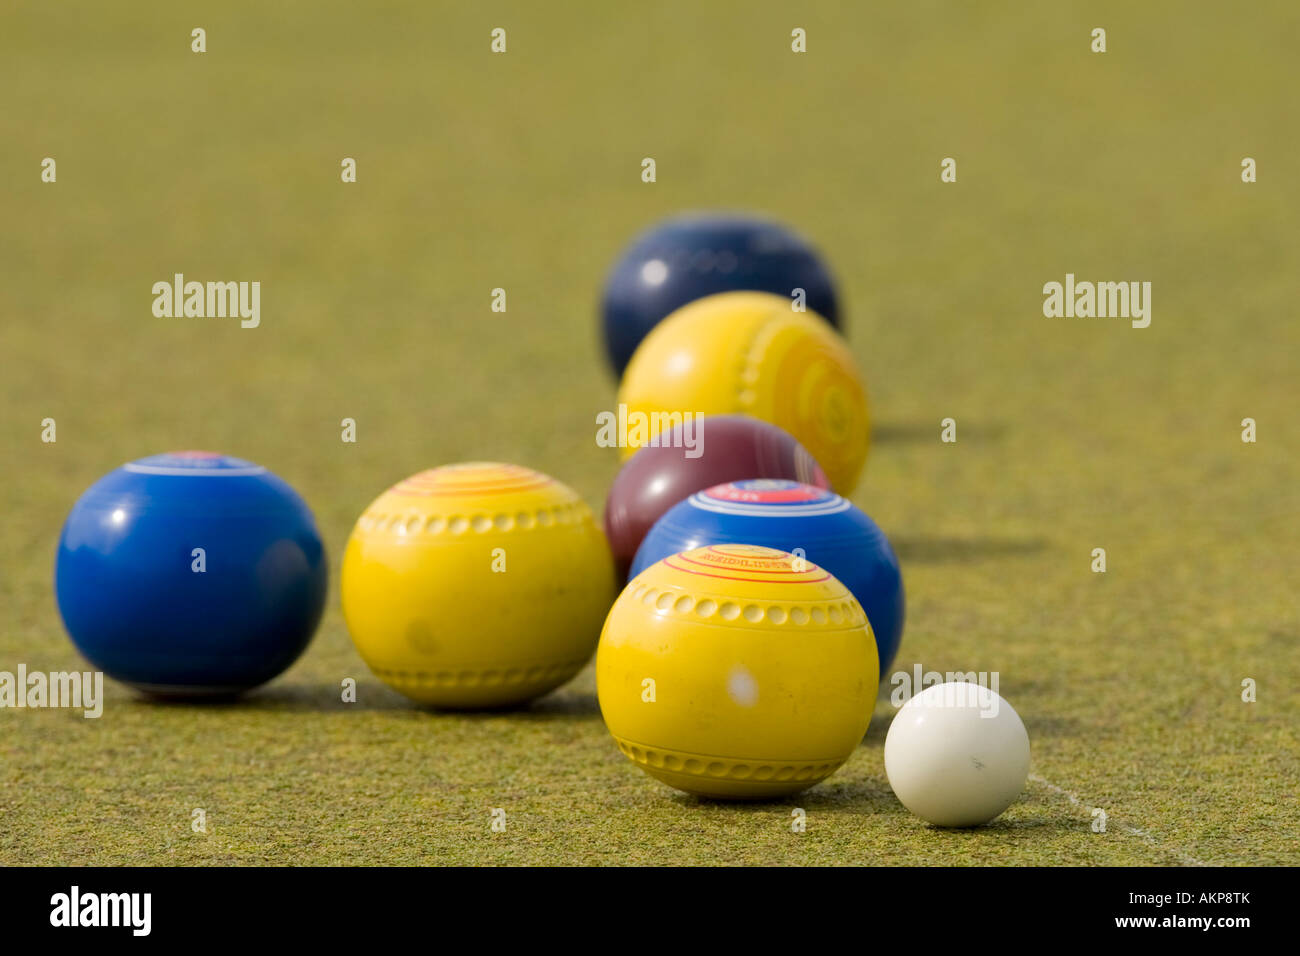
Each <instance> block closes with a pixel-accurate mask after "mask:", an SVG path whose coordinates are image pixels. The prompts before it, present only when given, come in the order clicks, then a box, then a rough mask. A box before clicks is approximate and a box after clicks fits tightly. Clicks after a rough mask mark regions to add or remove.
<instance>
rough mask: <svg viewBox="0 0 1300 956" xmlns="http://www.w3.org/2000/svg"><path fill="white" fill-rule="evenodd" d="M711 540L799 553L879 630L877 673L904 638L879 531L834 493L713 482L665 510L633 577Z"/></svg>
mask: <svg viewBox="0 0 1300 956" xmlns="http://www.w3.org/2000/svg"><path fill="white" fill-rule="evenodd" d="M711 544H754V545H763V546H765V547H769V548H779V549H780V550H782V551H788V552H791V553H794V554H801V556H802V557H804V558H806V559H807V560H808V561H809V562H811V563H813V564H816V565H819V566H820V567H822V568H824V569H825V570H827V571H829V572H830V573H831V574H833V575H834V576H835V577H836V578H838V579H839V580H840V582H841V583H843V584H844V586H845V587H847V588H848V589H849V590H850V591H851V592H852V593H853V596H854V597H856V598H857V599H858V603H859V604H861V605H862V609H863V611H865V612H866V615H867V620H869V621H870V622H871V629H872V631H873V632H874V633H875V636H876V651H877V654H878V655H879V658H880V679H881V680H882V681H883V680H885V679H886V675H887V674H888V672H889V666H890V665H891V664H892V663H893V662H894V657H895V655H896V654H897V653H898V645H899V641H900V640H901V639H902V636H903V618H904V598H903V578H902V574H901V573H900V572H899V569H898V558H897V557H895V555H894V549H893V548H891V547H890V545H889V541H888V539H886V538H885V535H884V532H882V531H881V530H880V528H879V527H878V526H877V525H876V523H875V522H874V521H872V520H871V519H870V518H869V517H868V516H867V515H866V513H865V512H863V511H862V510H861V509H860V508H858V507H856V506H855V505H854V504H853V503H852V502H850V501H847V500H845V499H844V498H841V497H840V496H839V495H837V494H835V493H834V492H833V491H829V490H827V489H825V488H816V487H814V486H812V485H805V484H802V483H801V482H797V481H787V480H779V479H750V480H746V481H733V482H728V483H726V484H721V485H715V486H714V487H712V488H709V489H707V490H705V491H700V492H697V493H695V494H693V495H691V496H690V497H689V498H687V499H685V500H684V501H681V502H678V503H677V504H676V505H674V506H673V507H672V508H670V509H669V510H668V511H667V512H666V513H665V514H664V516H663V517H662V518H660V519H659V520H658V521H657V522H656V523H655V524H654V526H653V527H652V528H651V529H650V532H649V534H647V535H646V538H645V540H644V541H643V542H642V543H641V547H640V549H639V550H638V551H637V553H636V558H635V559H634V560H633V562H632V573H631V577H633V578H634V577H636V576H637V575H638V574H640V573H641V572H642V571H644V570H645V569H646V568H648V567H650V566H651V565H652V564H654V563H656V562H657V561H661V560H662V559H664V558H666V557H669V556H670V555H674V554H678V553H680V552H682V551H690V550H692V549H693V548H701V547H705V546H707V545H711Z"/></svg>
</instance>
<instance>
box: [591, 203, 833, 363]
mask: <svg viewBox="0 0 1300 956" xmlns="http://www.w3.org/2000/svg"><path fill="white" fill-rule="evenodd" d="M795 289H802V290H803V291H804V295H805V296H806V304H807V307H808V309H809V310H811V311H813V312H816V313H817V314H818V315H820V316H822V317H823V318H825V319H826V320H828V321H829V322H830V323H831V324H832V325H834V326H836V327H838V326H839V324H840V309H839V302H838V298H837V296H836V293H835V283H834V280H833V279H832V278H831V275H830V272H829V271H828V270H827V268H826V266H825V264H824V263H823V262H822V259H821V256H820V255H819V254H818V253H817V251H816V250H815V249H814V248H813V247H812V246H810V245H809V244H808V243H807V242H806V241H804V239H803V238H802V237H800V236H799V235H797V234H796V233H794V232H792V231H791V230H789V229H787V228H786V227H785V226H783V225H781V224H779V223H776V222H772V221H770V220H767V219H757V218H754V217H751V216H741V215H728V214H702V213H696V214H691V215H684V216H679V217H677V218H674V219H669V220H666V221H664V222H661V223H659V224H657V225H655V226H653V227H652V228H650V229H649V230H647V231H646V232H643V233H642V234H641V235H639V236H638V237H637V238H636V239H634V240H633V241H632V244H631V245H630V246H628V247H627V249H626V250H624V252H623V255H622V257H621V258H620V259H619V260H618V262H617V263H615V265H614V267H613V269H612V270H611V271H610V274H609V278H608V280H607V281H606V284H605V293H604V298H603V300H602V304H601V314H602V318H603V322H604V335H605V351H606V354H607V355H608V357H609V363H610V365H611V367H612V368H613V369H614V372H615V374H616V375H620V376H621V375H622V374H623V369H624V368H626V367H627V363H628V361H629V360H630V359H631V358H632V353H633V352H635V351H636V347H637V346H638V345H640V344H641V340H642V339H644V338H645V337H646V335H647V334H649V332H650V330H651V329H653V328H654V327H655V326H656V325H658V324H659V322H660V320H661V319H663V318H665V317H666V316H667V315H668V314H669V313H671V312H674V311H676V310H677V309H679V308H681V307H682V306H683V305H686V304H687V303H688V302H694V301H695V300H696V299H702V298H704V297H705V296H708V295H714V294H716V293H719V292H736V291H742V290H747V291H755V292H771V293H773V294H775V295H783V296H787V297H790V296H792V294H793V292H794V290H795Z"/></svg>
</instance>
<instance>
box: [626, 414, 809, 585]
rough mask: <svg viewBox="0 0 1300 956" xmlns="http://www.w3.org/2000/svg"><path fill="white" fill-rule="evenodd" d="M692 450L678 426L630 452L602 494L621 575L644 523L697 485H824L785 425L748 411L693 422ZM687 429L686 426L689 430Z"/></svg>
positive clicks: (646, 525) (697, 488) (699, 488)
mask: <svg viewBox="0 0 1300 956" xmlns="http://www.w3.org/2000/svg"><path fill="white" fill-rule="evenodd" d="M693 426H694V428H695V429H696V430H697V431H696V433H695V434H696V440H697V442H698V444H697V447H696V449H695V451H698V452H699V455H698V457H695V458H691V457H688V452H689V453H692V454H693V453H694V452H692V450H691V449H688V448H684V447H682V439H683V437H684V436H683V434H682V431H683V428H684V427H685V426H683V425H679V426H677V427H676V428H674V429H672V430H671V431H669V432H667V433H665V434H664V435H661V436H660V442H661V444H660V446H659V447H657V448H652V447H650V446H646V447H644V448H642V449H641V450H640V451H638V452H637V453H636V454H635V455H633V456H632V457H631V458H629V459H628V461H627V464H625V465H624V466H623V469H622V470H621V471H620V472H619V473H618V476H617V477H616V478H615V479H614V484H613V486H611V488H610V489H609V497H608V498H607V499H606V500H605V534H606V536H607V537H608V538H609V546H610V550H611V551H613V553H614V561H615V564H616V565H617V567H618V573H619V577H620V579H621V580H625V579H626V578H627V572H628V569H629V568H630V567H631V566H632V559H633V558H634V557H636V550H637V548H639V547H640V546H641V541H642V539H644V538H645V536H646V534H647V533H648V532H649V531H650V527H651V526H652V525H653V524H654V523H655V522H656V521H658V520H659V518H660V516H661V515H663V513H664V512H665V511H667V510H668V509H669V508H671V507H672V506H673V505H675V504H677V502H679V501H682V500H684V499H686V498H689V497H690V496H691V495H693V494H695V492H697V491H703V490H704V489H705V488H712V487H713V486H714V485H720V484H724V483H726V482H729V481H743V480H744V479H746V478H786V479H789V480H791V481H801V482H803V483H804V484H806V485H816V486H817V487H818V488H829V487H830V482H829V481H828V480H827V479H826V475H825V473H824V472H823V471H822V468H821V465H819V464H817V462H816V460H814V459H813V457H812V455H810V454H809V453H808V451H807V450H806V449H805V448H804V447H803V445H801V444H799V443H798V442H797V441H795V439H794V438H793V437H791V436H790V434H789V433H787V432H786V431H785V430H784V429H781V428H778V427H777V426H776V425H772V424H769V423H768V422H763V421H759V420H758V419H757V418H750V417H749V416H748V415H708V416H706V417H704V418H700V419H696V421H695V422H694V423H693ZM688 434H689V433H688Z"/></svg>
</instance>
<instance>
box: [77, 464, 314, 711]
mask: <svg viewBox="0 0 1300 956" xmlns="http://www.w3.org/2000/svg"><path fill="white" fill-rule="evenodd" d="M327 582H328V571H327V564H326V558H325V549H324V547H323V545H322V544H321V538H320V534H319V532H318V531H317V529H316V521H315V519H314V518H313V517H312V513H311V511H310V509H309V508H308V507H307V505H306V503H305V502H304V501H303V500H302V498H300V497H299V496H298V494H297V493H296V492H295V491H294V490H293V489H292V488H291V487H289V485H288V484H286V483H285V482H284V481H282V480H281V479H280V478H277V477H276V476H275V475H273V474H271V472H269V471H267V470H266V469H265V468H263V467H261V466H260V465H255V464H252V463H250V462H247V461H242V460H240V459H238V458H230V457H227V456H224V455H217V454H213V453H210V452H193V451H190V452H174V453H170V454H164V455H154V456H151V457H149V458H142V459H140V460H139V461H134V462H131V463H130V464H127V465H123V466H122V467H121V468H118V469H117V470H116V471H113V472H110V473H109V474H108V475H105V476H104V477H103V478H101V479H100V480H99V481H97V482H95V484H94V485H92V486H91V487H90V488H89V490H87V491H86V493H85V494H83V495H82V496H81V498H80V499H78V501H77V503H76V504H75V505H74V506H73V508H72V511H71V513H70V514H69V515H68V519H67V521H66V523H65V524H64V526H63V534H62V537H61V538H60V540H59V549H58V554H57V556H56V558H55V566H54V587H55V596H56V598H57V600H58V605H59V613H60V614H61V615H62V616H63V623H64V626H65V627H66V628H67V630H68V634H69V635H70V636H71V637H72V641H73V643H74V644H76V646H77V648H78V649H79V650H80V651H81V653H82V654H83V655H84V656H85V657H86V659H87V660H89V661H90V663H91V664H93V665H94V666H95V667H96V668H97V669H99V670H102V671H103V672H104V673H106V674H108V675H109V676H110V677H112V678H114V679H116V680H118V681H121V682H122V683H124V684H128V685H130V686H131V687H134V688H136V689H137V690H139V691H142V692H144V693H147V694H151V695H157V696H162V697H202V696H213V695H221V696H226V695H231V694H236V693H239V692H241V691H245V690H248V689H250V688H253V687H256V686H258V685H259V684H263V683H265V682H266V681H269V680H270V679H271V678H273V677H275V676H276V675H278V674H280V673H281V672H283V671H284V670H285V669H286V668H287V667H288V666H289V665H290V664H292V663H293V662H294V661H295V660H296V659H297V658H298V656H299V655H300V654H301V653H302V652H303V650H304V649H305V648H306V647H307V644H308V643H309V642H310V640H311V637H312V634H313V633H314V632H315V630H316V626H317V624H318V623H319V622H320V617H321V612H322V611H323V610H324V606H325V596H326V588H327Z"/></svg>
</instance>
